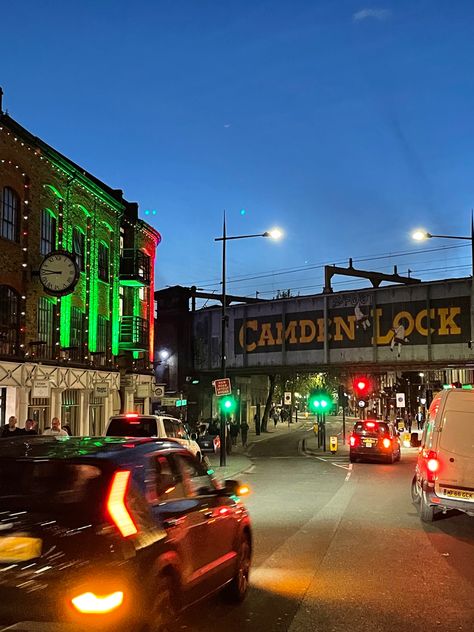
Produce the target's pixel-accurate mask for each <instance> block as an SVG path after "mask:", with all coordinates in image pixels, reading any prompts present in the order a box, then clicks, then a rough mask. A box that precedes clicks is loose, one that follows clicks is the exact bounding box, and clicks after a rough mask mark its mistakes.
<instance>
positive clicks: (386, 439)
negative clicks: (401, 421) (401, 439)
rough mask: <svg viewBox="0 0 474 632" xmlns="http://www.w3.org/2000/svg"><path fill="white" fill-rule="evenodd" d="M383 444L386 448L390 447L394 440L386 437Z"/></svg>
mask: <svg viewBox="0 0 474 632" xmlns="http://www.w3.org/2000/svg"><path fill="white" fill-rule="evenodd" d="M382 445H383V447H384V448H389V447H390V446H391V445H392V442H391V441H390V439H388V438H387V437H385V439H384V440H383V441H382Z"/></svg>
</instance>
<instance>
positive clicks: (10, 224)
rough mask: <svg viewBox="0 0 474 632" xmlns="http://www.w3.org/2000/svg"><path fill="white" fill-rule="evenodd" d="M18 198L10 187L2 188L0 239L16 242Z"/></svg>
mask: <svg viewBox="0 0 474 632" xmlns="http://www.w3.org/2000/svg"><path fill="white" fill-rule="evenodd" d="M19 218H20V198H19V196H18V194H17V193H16V191H14V190H13V189H12V188H11V187H3V191H2V204H1V214H0V237H4V238H5V239H9V240H10V241H18V237H19V233H20V231H19Z"/></svg>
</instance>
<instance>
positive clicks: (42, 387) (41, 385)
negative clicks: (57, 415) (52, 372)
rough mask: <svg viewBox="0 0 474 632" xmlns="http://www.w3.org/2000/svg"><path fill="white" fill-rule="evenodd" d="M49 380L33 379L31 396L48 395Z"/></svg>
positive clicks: (41, 396) (40, 396)
mask: <svg viewBox="0 0 474 632" xmlns="http://www.w3.org/2000/svg"><path fill="white" fill-rule="evenodd" d="M49 389H50V387H49V380H35V381H34V382H33V387H32V389H31V397H38V398H42V399H47V398H48V397H49Z"/></svg>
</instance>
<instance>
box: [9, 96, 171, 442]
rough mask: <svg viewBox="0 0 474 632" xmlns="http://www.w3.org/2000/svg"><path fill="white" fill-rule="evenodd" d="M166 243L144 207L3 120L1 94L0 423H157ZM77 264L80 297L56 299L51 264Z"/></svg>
mask: <svg viewBox="0 0 474 632" xmlns="http://www.w3.org/2000/svg"><path fill="white" fill-rule="evenodd" d="M160 239H161V238H160V235H159V233H157V232H156V231H155V230H154V229H153V228H152V227H151V226H149V225H148V224H147V223H145V222H144V221H142V220H140V219H139V218H138V206H137V204H134V203H130V202H127V201H126V200H125V199H124V198H123V194H122V191H120V190H115V189H112V188H110V187H109V186H107V185H106V184H104V183H103V182H101V181H100V180H98V179H97V178H96V177H94V176H93V175H91V174H89V173H87V172H86V171H85V170H84V169H82V168H81V167H80V166H78V165H76V164H75V163H74V162H72V161H71V160H69V159H68V158H66V157H65V156H63V155H61V154H60V153H59V152H57V151H56V150H55V149H53V148H52V147H50V146H49V145H47V144H46V143H44V142H43V141H42V140H40V139H38V138H37V137H35V136H33V135H32V134H31V133H30V132H28V131H27V130H26V129H24V128H23V127H22V126H20V125H19V124H18V123H17V122H16V121H14V120H13V119H12V118H11V117H10V116H8V115H7V114H5V113H3V112H2V109H1V93H0V424H1V425H3V424H4V423H6V420H8V417H9V416H10V415H13V414H14V415H16V416H17V417H18V419H19V422H20V425H21V426H23V422H24V421H25V419H27V418H28V417H32V418H36V419H37V420H38V421H39V424H40V428H44V427H45V426H48V425H49V422H50V419H51V417H52V416H54V415H57V416H59V417H60V418H61V420H62V422H63V423H69V424H70V426H71V428H72V430H73V432H74V434H100V433H101V432H102V431H103V430H104V425H105V422H106V420H107V418H108V416H109V415H110V414H113V413H115V412H118V411H119V410H123V409H131V408H133V409H135V410H143V411H145V412H148V410H149V406H150V397H151V395H152V387H153V383H154V380H153V372H152V361H153V336H154V327H153V317H154V314H153V271H154V261H155V252H156V247H157V245H158V244H159V242H160ZM57 249H59V250H66V251H68V252H70V253H73V254H74V256H75V259H76V262H77V265H78V267H79V270H80V275H79V280H78V283H77V285H76V286H75V288H74V291H73V292H72V293H71V294H69V295H66V296H63V297H61V298H56V297H53V296H50V295H48V294H47V293H46V292H45V291H44V288H43V286H42V284H41V282H40V279H39V277H38V275H37V272H38V269H39V266H40V263H41V261H42V260H43V258H44V257H45V255H46V254H48V253H49V252H51V251H54V250H57Z"/></svg>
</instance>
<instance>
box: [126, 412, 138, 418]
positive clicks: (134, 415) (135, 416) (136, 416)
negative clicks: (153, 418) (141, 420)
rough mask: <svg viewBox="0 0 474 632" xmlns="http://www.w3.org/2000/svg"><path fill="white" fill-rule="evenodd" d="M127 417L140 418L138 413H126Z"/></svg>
mask: <svg viewBox="0 0 474 632" xmlns="http://www.w3.org/2000/svg"><path fill="white" fill-rule="evenodd" d="M125 417H126V418H127V419H137V418H138V413H126V414H125Z"/></svg>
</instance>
